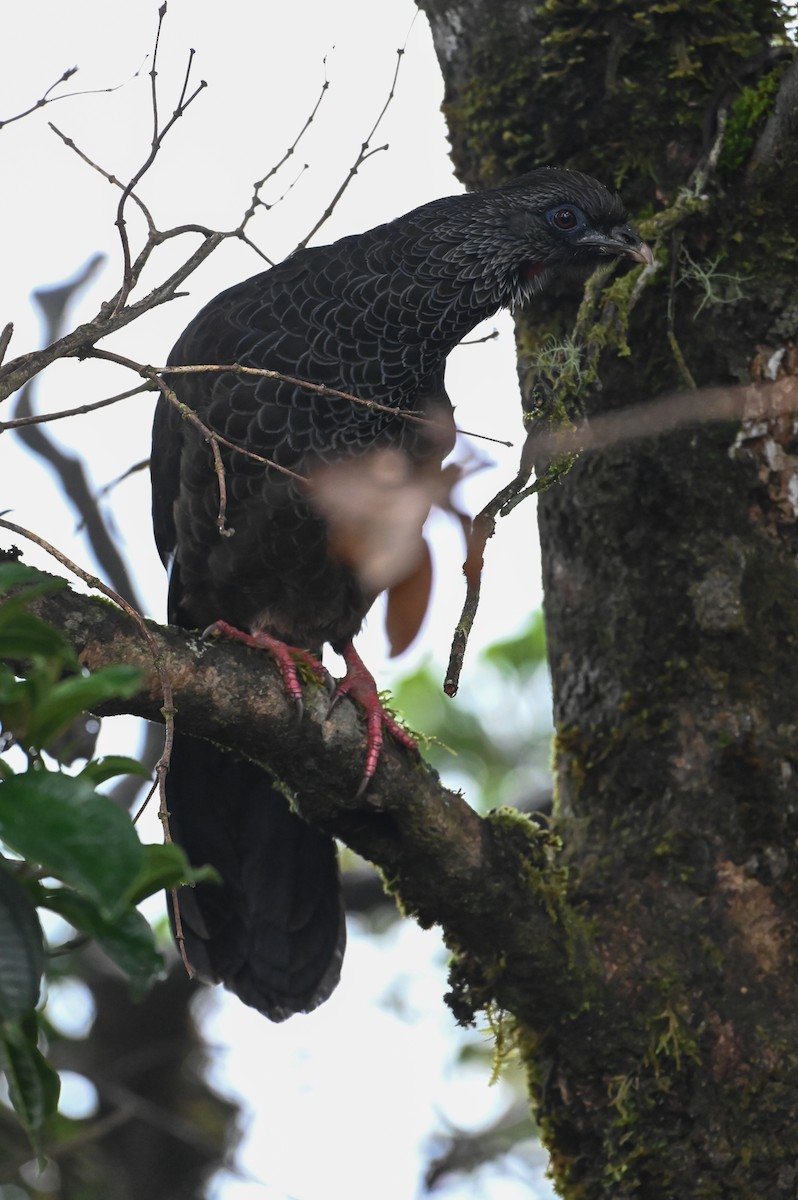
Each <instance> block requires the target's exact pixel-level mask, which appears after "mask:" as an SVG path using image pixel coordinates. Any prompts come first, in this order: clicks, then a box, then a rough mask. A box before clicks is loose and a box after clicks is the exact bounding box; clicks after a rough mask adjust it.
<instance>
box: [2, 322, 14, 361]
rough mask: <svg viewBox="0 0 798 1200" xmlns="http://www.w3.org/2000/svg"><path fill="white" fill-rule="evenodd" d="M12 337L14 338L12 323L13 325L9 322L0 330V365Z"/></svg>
mask: <svg viewBox="0 0 798 1200" xmlns="http://www.w3.org/2000/svg"><path fill="white" fill-rule="evenodd" d="M13 336H14V323H13V321H9V322H8V323H7V324H6V325H4V326H3V328H2V330H0V363H2V361H3V359H4V358H5V356H6V350H7V349H8V345H9V342H10V341H11V339H12V337H13Z"/></svg>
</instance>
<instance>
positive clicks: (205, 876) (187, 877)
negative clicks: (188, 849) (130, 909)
mask: <svg viewBox="0 0 798 1200" xmlns="http://www.w3.org/2000/svg"><path fill="white" fill-rule="evenodd" d="M142 850H143V852H144V861H143V862H142V865H141V869H140V871H139V874H138V876H137V877H136V879H135V880H134V882H133V887H132V889H131V892H130V899H131V901H132V903H133V904H140V903H141V901H142V900H145V899H146V898H147V896H152V895H154V893H155V892H160V891H161V889H162V888H173V887H179V886H180V885H181V884H184V883H188V884H190V883H208V882H210V883H218V882H219V879H220V876H219V873H218V872H217V871H215V870H214V869H213V867H192V866H191V864H190V862H189V861H188V859H187V858H186V856H185V853H184V851H183V850H182V849H181V848H180V846H176V845H175V844H174V842H169V843H167V844H166V845H154V844H151V843H147V844H146V845H144V846H142Z"/></svg>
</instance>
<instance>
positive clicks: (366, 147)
mask: <svg viewBox="0 0 798 1200" xmlns="http://www.w3.org/2000/svg"><path fill="white" fill-rule="evenodd" d="M404 53H405V46H400V48H399V49H398V50H397V51H396V67H395V69H394V73H393V79H392V80H391V86H390V90H389V92H388V95H387V97H386V99H385V103H384V104H383V106H382V109H381V110H380V113H379V115H378V117H377V120H376V121H375V122H374V124H373V125H372V127H371V130H370V131H369V133H368V134H367V135H366V140H365V141H364V142H363V143H362V144H361V147H360V150H359V152H358V155H357V157H356V159H355V161H354V162H353V163H352V166H351V167H350V168H349V171H348V173H347V175H346V178H345V179H344V181H343V183H342V184H341V185H340V187H339V188H338V190H337V191H336V193H335V195H334V196H333V198H332V200H331V201H330V203H329V204H328V205H327V207H326V208H325V210H324V212H323V213H322V214H321V216H320V217H319V219H318V221H317V222H316V224H315V225H314V226H313V228H312V229H311V230H310V232H309V233H307V234H306V235H305V237H303V238H302V241H301V242H299V243H298V244H297V245H296V247H295V250H301V249H303V248H304V247H305V246H307V244H308V242H309V241H310V239H311V238H312V237H313V236H314V235H315V234H317V233H318V232H319V230H320V229H321V227H322V225H324V224H325V223H326V222H327V221H328V220H329V218H330V217H331V216H332V214H333V212H334V211H335V208H336V205H337V204H338V202H339V200H340V199H341V197H342V196H343V194H344V192H345V191H346V189H347V188H348V187H349V185H350V183H351V182H352V180H353V179H354V177H355V176H356V175H357V173H358V170H359V169H360V167H362V166H363V163H364V162H365V161H366V160H367V159H369V158H371V157H372V156H373V155H374V154H378V153H379V152H380V151H381V150H387V149H388V146H387V145H385V146H376V147H374V148H373V149H372V148H371V139H372V138H373V137H374V134H375V133H376V132H377V130H378V129H379V127H380V125H381V124H382V120H383V117H384V116H385V114H386V112H387V111H388V109H389V108H390V105H391V102H392V100H393V98H394V95H395V94H396V82H397V80H398V78H399V71H400V69H401V66H402V58H403V56H404Z"/></svg>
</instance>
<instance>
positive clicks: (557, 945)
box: [31, 590, 598, 1030]
mask: <svg viewBox="0 0 798 1200" xmlns="http://www.w3.org/2000/svg"><path fill="white" fill-rule="evenodd" d="M34 607H35V611H36V614H37V615H38V616H40V617H42V618H43V619H45V620H47V621H49V622H50V623H51V624H53V625H55V626H56V627H57V628H59V629H60V630H61V631H62V632H63V633H64V634H65V636H66V637H67V638H68V639H69V640H70V642H71V643H72V645H73V647H74V649H75V651H76V652H77V654H78V655H79V657H80V661H81V662H82V663H83V665H84V666H85V667H87V668H88V669H89V670H95V669H97V668H99V667H101V666H106V665H109V664H111V663H120V662H124V663H128V664H131V665H134V666H137V667H139V668H140V669H141V670H142V671H143V672H145V676H146V682H145V684H144V686H143V687H142V689H141V691H140V692H139V694H138V695H137V696H135V697H134V698H133V699H131V700H128V701H117V702H114V703H112V704H109V705H108V706H107V708H106V709H105V714H106V715H109V714H113V713H121V712H127V713H133V714H135V715H137V716H140V717H144V718H146V719H147V720H150V721H162V719H163V717H162V712H161V709H162V706H163V696H162V690H161V683H160V676H161V675H163V674H166V675H167V676H168V678H169V679H170V681H171V685H172V691H173V694H174V697H175V708H176V716H175V724H176V726H177V727H179V728H180V729H181V731H183V732H186V733H189V734H192V735H195V736H198V737H204V738H207V739H208V740H211V741H214V742H216V743H218V744H220V745H223V746H225V747H228V748H229V749H231V750H234V751H237V752H239V753H241V754H243V755H246V756H247V757H250V758H252V759H254V760H255V761H258V762H261V763H263V764H268V767H269V768H270V769H271V770H273V771H274V772H275V773H276V774H277V775H278V776H279V777H280V778H281V779H282V780H283V781H284V782H285V783H286V784H287V785H288V787H289V788H291V790H292V792H293V794H294V800H295V804H296V807H297V810H298V811H299V812H300V813H301V814H302V816H304V817H306V818H307V819H308V820H309V821H311V822H312V823H313V824H316V825H319V826H321V827H322V828H324V829H326V830H327V831H328V832H330V833H332V834H333V835H335V836H336V837H339V838H340V839H341V840H342V841H344V842H346V844H347V845H349V846H351V847H352V849H354V850H356V851H357V852H358V853H359V854H362V855H363V856H364V857H365V858H367V859H369V860H370V861H372V862H374V863H375V864H376V865H377V866H378V867H379V868H380V870H381V871H382V873H383V876H384V878H385V880H386V881H387V886H388V888H389V890H390V891H391V892H392V893H393V894H394V895H395V896H396V898H397V900H398V901H399V903H400V904H401V906H402V908H403V910H404V911H405V912H406V913H408V914H410V915H412V916H414V917H415V918H416V919H417V920H418V921H419V922H420V924H421V925H422V926H425V927H426V926H430V925H433V924H439V925H441V926H442V927H443V930H444V933H445V936H446V938H447V941H448V943H449V945H450V946H451V948H452V949H453V950H455V952H456V954H457V957H458V959H459V967H458V982H457V985H456V993H457V995H456V1004H455V1003H454V1002H453V1007H455V1008H456V1011H457V1013H458V1016H459V1017H460V1018H461V1019H466V1018H468V1019H470V1018H472V1017H473V1014H474V1011H475V1010H476V1009H477V1008H480V1007H483V1006H484V1005H486V1004H489V1003H494V1004H496V1005H497V1006H498V1007H500V1008H502V1009H504V1010H508V1011H512V1012H514V1013H515V1014H516V1015H518V1016H519V1017H521V1018H522V1019H523V1020H524V1021H525V1023H526V1024H528V1025H530V1026H531V1027H533V1028H535V1029H538V1030H545V1029H547V1028H549V1027H551V1026H552V1025H553V1024H554V1023H557V1022H560V1021H561V1020H562V1019H563V1018H564V1017H565V1016H567V1015H569V1014H576V1013H578V1012H580V1011H582V1009H583V1008H584V1007H585V1006H586V1005H587V1004H588V1003H589V1001H590V998H591V996H592V994H593V993H594V991H595V988H596V986H597V979H598V961H597V959H596V958H595V956H594V951H593V947H592V944H591V939H590V934H589V930H588V927H587V926H583V924H582V923H581V921H580V920H579V918H578V917H577V916H576V915H575V914H574V913H573V912H572V911H571V909H570V905H569V902H568V894H567V878H566V876H565V874H564V873H563V870H562V868H561V866H560V864H559V842H558V840H557V839H556V838H554V837H553V836H552V835H550V834H549V833H548V832H547V831H546V830H543V829H541V828H540V827H539V826H538V825H536V824H534V823H533V822H531V821H529V820H528V819H527V818H526V817H524V816H521V815H519V814H517V813H496V814H491V815H489V816H488V817H484V818H483V817H480V816H479V815H478V814H477V813H475V812H474V811H473V809H471V808H470V807H469V806H468V804H466V802H465V801H464V800H463V799H462V798H461V797H460V796H459V795H456V794H454V793H452V792H450V791H448V790H447V789H446V788H444V787H443V786H442V785H441V784H440V782H439V780H438V777H437V775H436V773H435V772H434V771H432V770H431V769H430V768H429V767H428V766H427V765H426V764H425V763H423V762H422V761H420V760H419V759H417V758H415V757H414V756H413V755H411V754H409V753H408V752H406V751H402V750H401V749H400V748H399V747H398V746H394V745H389V746H387V747H386V749H385V751H384V753H383V756H382V758H381V761H380V766H379V768H378V770H377V774H376V776H375V779H374V781H373V783H372V785H371V786H370V788H369V790H368V791H367V793H366V795H365V796H364V797H362V798H360V799H358V798H357V796H356V793H357V790H358V784H359V780H360V776H361V772H362V762H363V756H364V752H365V738H364V734H363V730H362V727H361V722H360V720H359V716H358V712H357V709H356V708H355V706H354V705H353V704H352V703H351V702H350V701H349V700H343V701H341V703H339V704H337V705H336V706H335V708H334V709H333V711H332V713H329V711H328V709H329V697H328V695H327V693H326V691H325V689H324V688H322V687H321V686H312V685H308V686H306V689H305V711H304V715H303V716H302V717H301V718H300V717H298V715H297V713H296V711H295V709H294V706H293V704H292V703H291V702H290V700H289V699H288V698H287V697H286V695H285V693H284V691H283V688H282V685H281V682H280V677H279V673H278V671H277V669H276V667H275V666H274V665H273V663H272V662H271V660H270V658H269V657H268V655H265V654H263V653H262V652H257V651H252V650H249V649H247V648H246V647H242V646H239V645H237V644H234V643H227V642H224V641H222V640H211V639H209V640H203V639H202V638H201V637H200V636H199V635H198V634H192V633H186V632H185V631H183V630H177V629H175V628H171V627H166V628H165V627H160V626H158V625H155V624H154V623H148V630H149V634H150V636H151V640H152V642H154V644H155V647H156V655H157V662H158V668H157V669H156V665H155V663H154V662H153V651H152V648H151V644H152V642H151V643H150V644H148V643H145V641H144V640H143V639H142V637H141V634H140V632H139V631H138V630H137V628H136V626H135V625H134V623H133V622H132V621H131V620H130V619H129V618H128V617H127V616H126V615H125V614H123V613H121V612H119V611H117V610H116V609H115V608H114V607H113V606H112V605H110V604H108V603H106V602H104V601H100V600H97V599H94V598H92V597H86V596H82V595H78V594H77V593H75V592H72V591H69V590H62V591H59V592H57V593H54V594H51V595H48V596H43V597H41V598H40V599H37V600H36V601H35V602H34V604H33V605H32V606H31V610H32V611H33V610H34ZM575 961H578V962H579V964H580V971H578V972H577V971H574V969H573V966H574V962H575Z"/></svg>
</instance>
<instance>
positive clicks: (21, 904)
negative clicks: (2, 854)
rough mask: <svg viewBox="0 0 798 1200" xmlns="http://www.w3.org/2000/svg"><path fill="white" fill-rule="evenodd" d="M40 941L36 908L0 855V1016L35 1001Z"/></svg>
mask: <svg viewBox="0 0 798 1200" xmlns="http://www.w3.org/2000/svg"><path fill="white" fill-rule="evenodd" d="M43 970H44V945H43V939H42V929H41V925H40V924H39V918H38V917H37V915H36V909H35V908H34V906H33V903H32V902H31V899H30V896H29V895H28V893H27V891H26V890H25V888H24V887H23V886H22V884H21V883H20V882H19V880H18V879H17V878H16V877H15V875H14V874H13V872H12V871H11V870H10V869H9V867H8V865H7V860H6V859H5V858H0V1020H2V1021H8V1020H11V1019H13V1018H15V1017H21V1016H22V1015H23V1013H26V1012H30V1011H31V1010H32V1009H33V1008H35V1006H36V1005H37V1003H38V1001H39V990H40V987H41V977H42V971H43Z"/></svg>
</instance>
